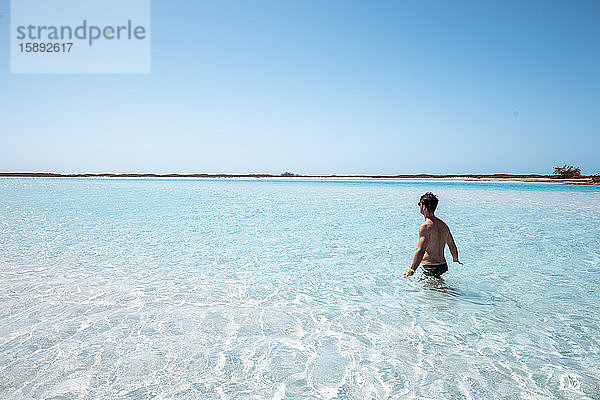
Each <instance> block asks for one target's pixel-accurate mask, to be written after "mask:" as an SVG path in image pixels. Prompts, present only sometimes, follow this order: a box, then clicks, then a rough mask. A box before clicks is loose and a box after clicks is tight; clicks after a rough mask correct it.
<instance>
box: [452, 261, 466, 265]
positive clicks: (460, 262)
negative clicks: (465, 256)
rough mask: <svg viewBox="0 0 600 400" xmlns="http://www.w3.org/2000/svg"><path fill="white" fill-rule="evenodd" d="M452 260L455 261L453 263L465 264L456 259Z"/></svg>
mask: <svg viewBox="0 0 600 400" xmlns="http://www.w3.org/2000/svg"><path fill="white" fill-rule="evenodd" d="M454 262H455V263H458V264H459V265H465V264H463V263H461V262H460V261H458V260H456V261H454Z"/></svg>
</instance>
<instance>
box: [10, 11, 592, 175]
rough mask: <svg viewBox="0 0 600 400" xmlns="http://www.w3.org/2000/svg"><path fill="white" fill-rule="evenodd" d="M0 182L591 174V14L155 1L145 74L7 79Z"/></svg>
mask: <svg viewBox="0 0 600 400" xmlns="http://www.w3.org/2000/svg"><path fill="white" fill-rule="evenodd" d="M9 9H10V3H9V1H8V0H0V16H1V18H0V32H1V34H0V51H1V52H2V54H4V55H5V56H4V57H2V58H1V60H2V64H1V65H0V90H1V92H2V94H3V95H2V96H1V97H0V110H1V114H0V117H1V121H0V123H1V125H0V126H1V128H0V132H1V133H0V135H1V136H0V137H1V139H2V146H1V147H0V171H50V172H154V173H170V172H180V173H186V172H208V173H216V172H229V173H251V172H269V173H282V172H284V171H291V172H295V173H303V174H330V173H338V174H340V173H348V174H396V173H496V172H507V173H551V172H552V170H553V167H554V166H555V165H558V164H561V165H562V164H565V163H568V164H574V165H577V166H579V167H581V169H582V171H583V172H584V173H597V172H600V165H599V164H600V163H599V162H598V160H599V159H600V157H598V154H597V152H598V148H600V95H599V93H600V73H599V72H598V71H600V45H599V43H600V2H598V1H576V2H567V1H502V2H500V1H497V2H487V1H486V2H481V1H389V2H388V1H375V2H367V1H360V2H359V1H304V0H303V1H210V2H207V1H183V0H179V1H177V0H173V1H158V0H154V1H153V2H152V28H151V29H152V73H151V74H149V75H11V74H10V60H9V57H8V54H9V46H10V40H9V38H10V36H9V35H10V31H9V29H10V15H9Z"/></svg>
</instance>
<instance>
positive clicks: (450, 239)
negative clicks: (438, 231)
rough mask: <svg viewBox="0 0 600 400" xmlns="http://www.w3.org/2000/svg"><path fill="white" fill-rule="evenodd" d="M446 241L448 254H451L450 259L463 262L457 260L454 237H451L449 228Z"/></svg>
mask: <svg viewBox="0 0 600 400" xmlns="http://www.w3.org/2000/svg"><path fill="white" fill-rule="evenodd" d="M446 243H448V249H449V250H450V254H452V261H453V262H455V263H459V264H460V265H463V263H461V262H460V261H458V248H457V247H456V243H454V238H453V237H452V233H450V228H448V237H447V238H446Z"/></svg>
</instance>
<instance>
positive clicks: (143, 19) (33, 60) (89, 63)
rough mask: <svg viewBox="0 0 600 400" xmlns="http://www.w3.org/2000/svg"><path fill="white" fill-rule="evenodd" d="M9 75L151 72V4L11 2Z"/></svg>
mask: <svg viewBox="0 0 600 400" xmlns="http://www.w3.org/2000/svg"><path fill="white" fill-rule="evenodd" d="M10 35H11V36H10V39H11V40H10V41H11V51H10V54H11V58H10V60H11V73H13V74H22V73H25V74H40V73H41V74H44V73H56V74H74V73H75V74H76V73H84V74H87V73H89V74H95V73H99V74H102V73H117V74H148V73H150V0H52V1H48V0H12V1H11V29H10Z"/></svg>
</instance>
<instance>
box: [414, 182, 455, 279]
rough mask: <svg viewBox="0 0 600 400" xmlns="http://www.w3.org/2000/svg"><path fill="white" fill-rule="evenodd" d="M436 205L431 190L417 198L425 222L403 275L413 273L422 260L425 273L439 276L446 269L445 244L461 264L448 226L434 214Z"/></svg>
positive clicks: (453, 258) (436, 199) (453, 257)
mask: <svg viewBox="0 0 600 400" xmlns="http://www.w3.org/2000/svg"><path fill="white" fill-rule="evenodd" d="M437 205H438V198H437V196H436V195H434V194H433V193H431V192H427V193H425V194H424V195H423V196H421V199H420V200H419V204H418V206H419V208H420V209H421V214H423V216H424V217H425V222H423V224H421V226H420V227H419V248H418V249H417V252H416V253H415V258H414V259H413V263H412V266H411V267H410V270H409V271H408V272H407V273H406V274H405V275H404V276H405V277H407V276H411V275H413V274H414V273H415V271H416V270H417V267H418V266H419V264H420V263H421V261H422V262H423V273H424V274H425V275H427V276H433V277H436V278H440V277H441V276H442V274H443V273H444V272H446V271H448V265H447V264H446V258H445V257H444V246H445V245H446V244H448V248H449V249H450V253H451V254H452V260H453V261H454V262H456V263H459V264H460V265H463V263H461V262H460V261H458V249H457V248H456V244H454V238H453V237H452V234H451V233H450V228H448V225H446V224H445V223H444V221H442V220H441V219H439V218H438V217H436V216H435V215H434V212H435V209H436V208H437Z"/></svg>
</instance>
